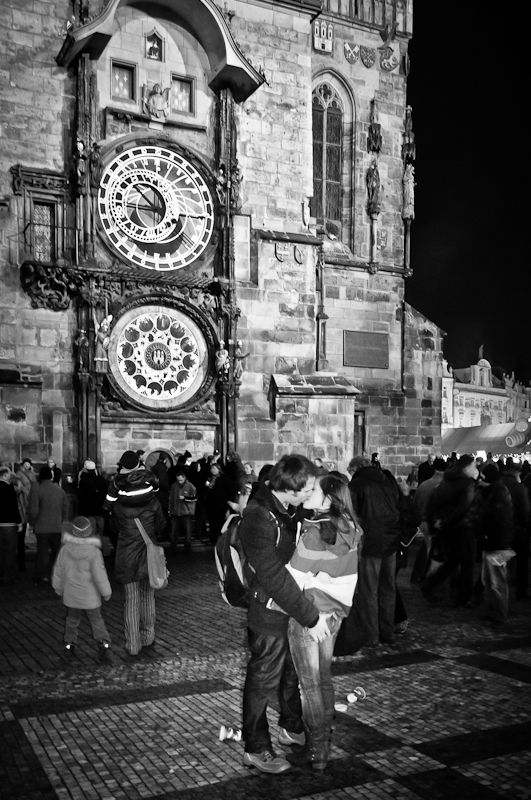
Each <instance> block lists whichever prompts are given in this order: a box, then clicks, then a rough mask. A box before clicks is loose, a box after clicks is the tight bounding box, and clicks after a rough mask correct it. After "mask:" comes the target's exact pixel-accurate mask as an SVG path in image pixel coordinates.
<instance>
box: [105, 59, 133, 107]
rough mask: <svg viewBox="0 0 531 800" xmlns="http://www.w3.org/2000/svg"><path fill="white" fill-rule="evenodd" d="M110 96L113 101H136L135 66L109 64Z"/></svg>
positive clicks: (114, 62)
mask: <svg viewBox="0 0 531 800" xmlns="http://www.w3.org/2000/svg"><path fill="white" fill-rule="evenodd" d="M111 87H112V88H111V95H112V98H113V100H125V101H128V100H129V101H132V102H134V101H135V100H136V66H135V65H134V64H124V63H122V62H119V61H112V62H111Z"/></svg>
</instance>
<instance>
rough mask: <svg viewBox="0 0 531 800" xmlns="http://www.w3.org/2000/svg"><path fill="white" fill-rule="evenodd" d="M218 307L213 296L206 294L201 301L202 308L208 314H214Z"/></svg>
mask: <svg viewBox="0 0 531 800" xmlns="http://www.w3.org/2000/svg"><path fill="white" fill-rule="evenodd" d="M216 307H217V300H216V298H215V297H214V295H213V294H204V295H203V298H202V300H201V308H202V309H203V311H204V312H205V313H206V314H213V313H214V312H215V310H216Z"/></svg>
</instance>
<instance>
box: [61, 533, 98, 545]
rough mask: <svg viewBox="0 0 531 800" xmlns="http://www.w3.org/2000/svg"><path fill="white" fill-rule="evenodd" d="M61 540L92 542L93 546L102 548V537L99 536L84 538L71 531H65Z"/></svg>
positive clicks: (63, 541) (72, 542)
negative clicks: (74, 534)
mask: <svg viewBox="0 0 531 800" xmlns="http://www.w3.org/2000/svg"><path fill="white" fill-rule="evenodd" d="M61 541H62V543H63V544H67V543H68V544H79V545H81V544H90V545H92V546H93V547H99V548H101V539H100V537H99V536H86V537H85V538H82V537H81V536H73V535H72V534H71V533H68V532H67V531H65V532H64V533H63V536H62V539H61Z"/></svg>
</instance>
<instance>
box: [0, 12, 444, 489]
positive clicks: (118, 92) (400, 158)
mask: <svg viewBox="0 0 531 800" xmlns="http://www.w3.org/2000/svg"><path fill="white" fill-rule="evenodd" d="M0 26H1V27H2V37H1V41H2V44H1V46H0V53H1V55H0V58H1V65H2V70H3V74H4V75H5V76H7V79H6V80H5V81H4V84H3V87H2V89H1V90H0V91H1V93H2V106H1V112H0V113H1V119H0V122H1V128H2V130H1V134H2V138H1V140H0V141H1V145H2V146H1V152H0V182H1V183H0V281H1V285H2V292H1V295H0V418H1V426H0V458H1V459H2V460H3V461H4V462H7V463H14V462H19V461H20V460H21V459H22V458H23V457H31V458H33V459H34V460H35V461H36V462H37V463H39V462H43V461H44V460H45V459H46V458H47V457H48V456H50V455H53V457H54V458H55V460H56V461H57V462H58V463H60V464H62V465H63V468H64V470H65V472H66V473H69V472H70V473H75V472H76V470H77V469H78V468H79V466H80V464H81V463H82V462H83V460H84V459H85V458H87V457H89V458H92V459H93V460H95V461H96V462H97V463H98V464H99V465H101V466H102V467H103V468H104V469H106V470H109V471H110V470H112V469H114V466H115V465H116V462H117V460H118V458H119V456H120V454H121V453H122V452H123V451H124V450H126V449H134V450H136V449H142V450H145V451H146V453H147V454H148V457H150V458H152V459H153V458H156V457H157V454H158V453H160V452H165V453H167V454H168V455H170V456H171V457H172V458H175V455H176V454H177V453H178V452H184V451H185V450H188V451H189V452H190V453H192V456H193V457H194V458H196V457H199V456H200V455H203V454H204V453H208V452H211V451H212V450H213V449H214V448H218V449H220V450H221V452H222V453H223V454H226V453H227V452H228V451H229V450H233V449H235V450H238V452H239V453H240V454H241V455H242V457H243V459H244V460H250V461H252V462H254V463H255V464H256V465H257V466H260V465H261V464H263V463H266V462H272V461H275V460H276V459H277V458H279V457H280V456H281V455H282V454H284V453H286V452H291V451H297V452H302V453H305V454H307V455H308V456H310V457H311V458H315V457H321V458H322V459H323V460H324V461H327V462H333V463H334V465H336V466H337V467H338V468H339V469H342V470H344V469H345V467H346V465H347V463H348V461H349V459H350V458H351V457H352V455H353V454H356V453H361V452H368V453H371V452H376V451H377V452H378V453H379V457H380V460H381V462H382V463H383V465H384V466H386V467H389V468H391V469H393V471H395V472H401V471H403V472H406V471H407V467H405V463H406V462H407V461H418V460H420V459H422V458H424V457H425V455H426V454H427V453H428V452H429V451H433V450H436V449H437V447H438V446H439V444H440V430H441V381H442V352H441V351H442V335H443V334H442V332H441V331H440V330H439V329H438V328H437V327H436V326H435V325H434V324H433V323H432V322H430V321H429V320H427V319H426V318H424V317H423V316H422V315H421V314H420V313H419V312H417V311H416V310H415V309H413V308H411V307H410V306H409V305H408V304H406V302H405V300H404V284H405V280H406V279H407V277H408V276H409V275H410V274H411V265H410V260H409V239H410V234H411V231H412V228H414V222H413V220H414V186H415V175H414V170H415V167H414V161H415V141H414V133H413V119H412V111H411V109H410V108H409V107H408V106H407V102H406V85H407V75H408V72H409V57H408V43H409V40H410V38H411V36H412V1H411V0H356V2H347V0H325V1H324V4H323V5H321V0H300V2H292V0H277V1H275V2H260V0H256V1H255V2H244V0H227V2H225V3H224V6H223V8H221V7H220V6H218V5H217V4H215V3H214V2H212V0H179V2H177V0H153V2H151V3H149V4H145V3H140V2H135V1H134V0H107V1H106V2H101V0H97V1H96V0H75V2H74V3H73V5H72V4H71V3H70V2H69V0H59V2H54V3H53V4H52V3H48V2H46V0H44V1H43V2H41V3H39V4H38V6H37V4H32V5H31V7H28V8H27V9H26V8H24V7H23V6H21V5H20V3H15V0H13V2H12V3H11V2H10V0H8V2H6V3H4V4H3V12H2V17H1V20H0ZM419 268H422V265H419Z"/></svg>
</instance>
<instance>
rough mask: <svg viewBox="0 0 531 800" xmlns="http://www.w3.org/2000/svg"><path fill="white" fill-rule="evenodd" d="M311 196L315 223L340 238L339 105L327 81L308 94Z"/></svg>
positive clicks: (340, 127) (340, 162) (340, 119)
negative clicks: (310, 140)
mask: <svg viewBox="0 0 531 800" xmlns="http://www.w3.org/2000/svg"><path fill="white" fill-rule="evenodd" d="M312 109H313V114H312V127H313V198H312V202H311V212H312V215H313V216H314V217H316V219H317V223H318V224H321V225H325V227H326V226H327V223H328V226H329V227H330V224H331V226H332V227H333V228H337V230H335V231H334V233H335V235H336V237H337V238H340V232H341V219H342V186H341V183H342V171H343V163H342V162H343V107H342V103H341V99H340V97H339V95H338V93H337V92H336V91H335V89H334V88H333V87H332V86H331V85H330V84H329V83H322V84H320V86H318V87H317V88H316V90H315V91H314V93H313V98H312Z"/></svg>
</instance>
